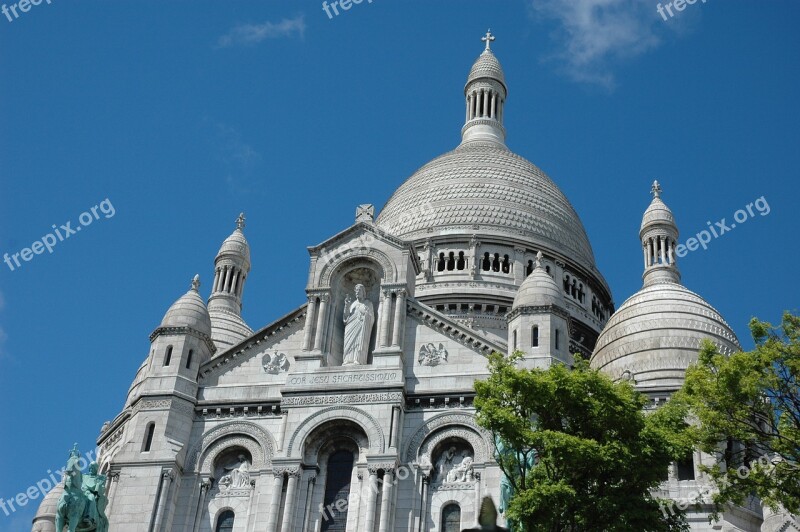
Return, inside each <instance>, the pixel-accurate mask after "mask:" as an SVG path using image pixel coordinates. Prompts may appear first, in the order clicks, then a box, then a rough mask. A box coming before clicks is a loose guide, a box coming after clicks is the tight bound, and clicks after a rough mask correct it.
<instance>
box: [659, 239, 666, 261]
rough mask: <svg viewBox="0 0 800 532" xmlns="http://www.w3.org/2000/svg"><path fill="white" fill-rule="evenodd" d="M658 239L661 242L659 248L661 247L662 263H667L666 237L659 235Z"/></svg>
mask: <svg viewBox="0 0 800 532" xmlns="http://www.w3.org/2000/svg"><path fill="white" fill-rule="evenodd" d="M658 241H659V243H660V244H661V245H660V246H659V248H661V264H666V263H667V255H666V253H665V252H664V237H663V236H660V237H658Z"/></svg>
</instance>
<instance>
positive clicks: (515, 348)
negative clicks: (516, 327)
mask: <svg viewBox="0 0 800 532" xmlns="http://www.w3.org/2000/svg"><path fill="white" fill-rule="evenodd" d="M512 336H513V337H514V341H513V344H512V345H513V347H512V349H513V350H514V351H516V350H517V331H514V332H513V334H512Z"/></svg>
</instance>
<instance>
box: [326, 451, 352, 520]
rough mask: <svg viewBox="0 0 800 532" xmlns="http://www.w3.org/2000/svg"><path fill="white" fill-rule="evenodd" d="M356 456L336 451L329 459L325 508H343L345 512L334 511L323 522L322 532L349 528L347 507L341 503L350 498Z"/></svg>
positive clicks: (347, 452)
mask: <svg viewBox="0 0 800 532" xmlns="http://www.w3.org/2000/svg"><path fill="white" fill-rule="evenodd" d="M353 461H354V456H353V453H352V452H350V451H345V450H342V451H336V452H334V453H333V454H331V455H330V457H329V458H328V469H327V475H326V477H327V478H326V480H325V499H324V503H323V504H324V507H325V508H337V509H338V508H341V507H342V506H344V511H333V512H331V513H330V514H329V515H328V516H326V517H327V519H324V520H323V521H322V532H344V531H345V529H346V528H347V510H348V508H347V506H346V505H344V504H343V503H341V502H340V501H348V500H349V497H350V478H351V477H352V474H353Z"/></svg>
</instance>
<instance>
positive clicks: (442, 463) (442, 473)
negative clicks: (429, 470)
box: [436, 445, 475, 484]
mask: <svg viewBox="0 0 800 532" xmlns="http://www.w3.org/2000/svg"><path fill="white" fill-rule="evenodd" d="M473 461H474V459H473V457H472V453H471V452H470V451H469V450H468V449H464V448H461V449H459V448H457V447H456V446H455V445H451V446H449V447H447V448H446V449H445V450H444V451H443V452H442V454H441V455H439V459H438V460H437V461H436V480H437V481H438V482H441V483H445V482H446V483H448V484H451V483H456V482H473V481H474V480H475V468H474V466H473Z"/></svg>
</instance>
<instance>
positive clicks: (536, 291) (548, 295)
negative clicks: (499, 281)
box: [511, 254, 565, 309]
mask: <svg viewBox="0 0 800 532" xmlns="http://www.w3.org/2000/svg"><path fill="white" fill-rule="evenodd" d="M545 305H559V306H561V307H564V306H565V304H564V295H563V294H562V293H561V289H560V288H559V287H558V284H557V283H556V282H555V281H554V280H553V278H552V277H550V274H549V273H547V271H546V270H545V269H544V267H542V265H541V254H539V255H538V256H537V265H536V268H534V270H533V272H531V274H530V275H529V276H528V277H526V278H525V280H524V281H522V285H521V286H520V287H519V291H518V292H517V295H516V296H515V297H514V304H513V305H512V307H511V308H512V309H515V308H517V307H538V306H545Z"/></svg>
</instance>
